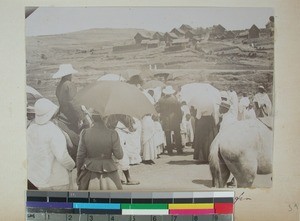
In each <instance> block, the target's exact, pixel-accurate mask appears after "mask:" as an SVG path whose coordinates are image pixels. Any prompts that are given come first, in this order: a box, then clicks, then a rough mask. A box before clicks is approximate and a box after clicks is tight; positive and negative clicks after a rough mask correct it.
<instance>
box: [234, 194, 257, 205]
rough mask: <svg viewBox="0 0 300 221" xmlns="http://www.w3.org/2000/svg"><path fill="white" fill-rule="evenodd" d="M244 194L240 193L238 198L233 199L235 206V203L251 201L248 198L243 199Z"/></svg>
mask: <svg viewBox="0 0 300 221" xmlns="http://www.w3.org/2000/svg"><path fill="white" fill-rule="evenodd" d="M244 194H245V192H242V193H241V194H240V195H239V196H236V197H234V202H233V203H234V204H235V203H236V202H237V201H245V200H252V199H251V198H250V197H245V196H244Z"/></svg>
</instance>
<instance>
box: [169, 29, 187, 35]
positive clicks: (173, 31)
mask: <svg viewBox="0 0 300 221" xmlns="http://www.w3.org/2000/svg"><path fill="white" fill-rule="evenodd" d="M170 32H171V33H174V34H175V35H177V36H178V37H183V36H184V35H185V33H184V31H182V30H181V29H177V28H173V29H172V31H170Z"/></svg>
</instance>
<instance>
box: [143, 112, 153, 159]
mask: <svg viewBox="0 0 300 221" xmlns="http://www.w3.org/2000/svg"><path fill="white" fill-rule="evenodd" d="M154 135H155V126H154V121H153V120H152V117H151V115H146V116H144V117H143V119H142V159H143V161H145V162H150V163H154V162H153V160H154V159H156V157H157V153H156V146H155V137H154Z"/></svg>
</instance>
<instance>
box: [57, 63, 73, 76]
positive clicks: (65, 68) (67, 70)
mask: <svg viewBox="0 0 300 221" xmlns="http://www.w3.org/2000/svg"><path fill="white" fill-rule="evenodd" d="M75 73H78V71H76V70H75V69H74V68H73V67H72V65H71V64H61V65H59V69H58V71H57V72H56V73H55V74H53V76H52V78H62V77H64V76H67V75H70V74H75Z"/></svg>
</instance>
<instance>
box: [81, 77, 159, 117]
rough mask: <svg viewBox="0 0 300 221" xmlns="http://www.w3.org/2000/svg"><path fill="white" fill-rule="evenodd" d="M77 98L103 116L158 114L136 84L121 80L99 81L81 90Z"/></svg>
mask: <svg viewBox="0 0 300 221" xmlns="http://www.w3.org/2000/svg"><path fill="white" fill-rule="evenodd" d="M76 99H77V101H78V102H79V104H82V105H85V106H86V107H87V108H94V109H95V110H97V111H98V112H99V113H100V114H101V115H102V116H108V115H111V114H124V115H129V116H132V117H136V118H139V119H141V118H142V117H143V116H144V115H146V114H156V111H155V108H154V106H153V105H152V104H151V103H150V101H149V100H148V99H147V97H146V96H145V95H144V94H143V93H142V92H141V91H140V90H139V89H138V88H137V87H135V86H133V85H130V84H127V83H125V82H119V81H98V82H95V83H93V84H90V85H88V86H87V87H85V88H83V89H82V90H80V91H79V92H78V93H77V95H76Z"/></svg>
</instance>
